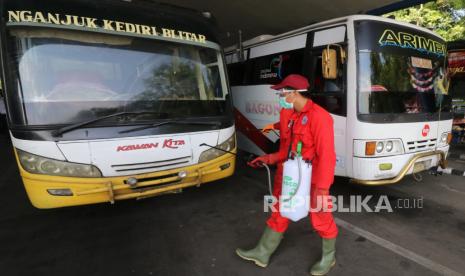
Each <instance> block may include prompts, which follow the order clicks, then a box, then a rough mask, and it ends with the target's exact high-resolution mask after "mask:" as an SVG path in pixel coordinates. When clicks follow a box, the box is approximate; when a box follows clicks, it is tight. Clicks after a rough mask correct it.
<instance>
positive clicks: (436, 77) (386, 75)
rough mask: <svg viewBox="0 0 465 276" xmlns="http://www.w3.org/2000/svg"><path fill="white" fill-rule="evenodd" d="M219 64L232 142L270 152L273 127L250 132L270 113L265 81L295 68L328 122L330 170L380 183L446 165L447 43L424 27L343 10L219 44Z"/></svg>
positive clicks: (271, 118) (274, 107)
mask: <svg viewBox="0 0 465 276" xmlns="http://www.w3.org/2000/svg"><path fill="white" fill-rule="evenodd" d="M241 52H242V55H240V53H241ZM241 59H242V60H241ZM226 61H227V63H228V70H229V78H230V83H231V87H232V96H233V102H234V106H235V115H236V125H237V129H238V143H239V148H242V149H244V150H246V151H249V152H251V153H254V154H257V155H260V154H263V153H266V152H272V151H275V150H276V148H277V146H276V145H278V143H277V140H278V139H279V133H277V132H270V133H269V134H267V135H266V136H264V135H262V134H261V133H260V131H259V129H260V128H262V127H263V126H264V125H266V124H268V123H274V122H277V121H278V120H279V105H278V101H277V100H278V99H277V97H276V96H275V95H274V93H272V91H271V90H270V88H269V87H270V85H271V84H275V83H278V82H280V80H281V79H283V78H284V77H286V76H287V75H288V74H291V73H298V74H302V75H304V76H307V77H308V78H309V80H310V83H311V87H310V89H309V90H310V93H311V98H312V99H313V101H314V102H316V103H318V104H319V105H321V106H322V107H324V108H325V109H326V110H327V111H328V112H330V113H331V115H332V117H333V119H334V131H335V133H334V135H335V146H336V154H337V164H336V175H339V176H345V177H349V178H351V179H353V181H355V182H357V183H360V184H365V185H383V184H391V183H396V182H398V181H399V180H400V179H402V178H403V177H404V176H405V175H406V174H412V173H417V172H420V171H423V170H426V169H429V168H431V167H433V166H437V165H441V166H444V165H445V158H446V155H447V153H448V150H449V145H448V144H449V142H450V137H451V135H450V133H451V126H452V114H451V112H450V111H451V110H450V109H451V99H450V97H449V95H448V94H447V73H446V67H445V66H446V47H445V42H444V40H443V39H442V38H441V37H439V36H438V35H436V34H435V33H433V32H432V31H430V30H427V29H423V28H419V27H417V26H414V25H411V24H405V23H401V22H398V21H395V20H391V19H387V18H382V17H374V16H365V15H356V16H349V17H344V18H338V19H334V20H330V21H325V22H322V23H318V24H314V25H311V26H308V27H304V28H301V29H298V30H295V31H291V32H288V33H284V34H281V35H277V36H266V35H264V36H261V37H257V38H255V39H252V40H249V41H246V42H244V43H243V45H242V47H239V49H238V48H236V47H231V48H228V49H227V52H226Z"/></svg>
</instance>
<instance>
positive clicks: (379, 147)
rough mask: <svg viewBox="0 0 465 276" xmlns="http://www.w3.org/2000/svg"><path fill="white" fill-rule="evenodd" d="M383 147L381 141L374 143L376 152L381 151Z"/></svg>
mask: <svg viewBox="0 0 465 276" xmlns="http://www.w3.org/2000/svg"><path fill="white" fill-rule="evenodd" d="M383 149H384V143H383V142H378V143H377V144H376V152H377V153H381V152H382V151H383Z"/></svg>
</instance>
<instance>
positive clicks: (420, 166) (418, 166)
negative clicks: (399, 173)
mask: <svg viewBox="0 0 465 276" xmlns="http://www.w3.org/2000/svg"><path fill="white" fill-rule="evenodd" d="M430 166H431V160H425V161H420V162H417V163H415V165H413V173H417V172H422V171H424V170H426V169H427V168H429V167H430Z"/></svg>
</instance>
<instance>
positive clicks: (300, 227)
mask: <svg viewBox="0 0 465 276" xmlns="http://www.w3.org/2000/svg"><path fill="white" fill-rule="evenodd" d="M1 143H2V145H3V147H2V148H3V154H1V155H0V156H1V157H0V158H1V159H0V163H1V165H2V168H3V170H2V171H3V173H2V174H1V179H0V191H1V193H0V197H1V198H0V210H1V214H0V226H1V227H0V244H1V246H0V256H1V257H0V275H306V273H307V272H308V270H309V267H310V265H311V264H312V263H313V262H314V261H315V260H316V259H318V258H319V254H320V240H319V237H318V236H317V235H316V233H313V232H312V230H311V227H310V223H309V221H308V220H306V219H304V220H301V221H299V222H298V223H294V224H293V225H291V227H290V229H289V231H288V232H287V233H286V235H285V239H284V241H283V243H282V244H281V246H280V248H279V249H278V251H277V253H276V254H275V255H274V256H273V258H272V260H271V264H270V265H269V266H268V267H267V268H266V269H263V268H259V267H257V266H255V265H253V264H252V263H248V262H244V261H242V260H241V259H239V258H238V257H237V256H236V255H235V253H234V251H235V249H236V247H238V246H242V247H249V246H252V245H254V243H255V242H256V240H257V239H258V238H259V236H260V234H261V231H262V230H263V227H264V222H265V219H266V217H267V214H266V213H264V212H263V196H264V195H265V194H266V193H267V186H266V177H265V176H266V175H265V171H262V170H259V171H256V170H253V169H251V168H248V167H246V166H245V165H244V161H243V159H244V157H243V156H239V158H238V162H237V163H238V166H237V170H236V174H235V175H234V176H233V177H231V178H228V179H226V180H223V181H219V182H215V183H211V184H206V185H204V186H201V187H200V188H191V189H187V190H185V191H184V192H183V193H179V194H171V195H164V196H159V197H154V198H147V199H143V200H138V201H136V200H129V201H119V202H117V203H116V204H114V205H110V204H99V205H90V206H82V207H71V208H62V209H51V210H39V209H35V208H34V207H32V206H31V204H30V203H29V201H28V199H27V196H26V193H25V191H24V188H23V186H22V183H21V180H20V177H19V174H18V170H17V166H16V162H15V160H14V158H13V155H12V149H11V146H10V144H9V141H8V138H6V137H2V138H1ZM450 166H451V167H454V168H457V169H465V162H464V161H460V160H451V161H450ZM423 178H424V179H423V181H422V182H416V181H414V180H413V179H412V177H407V178H405V179H404V180H403V181H402V182H401V183H399V184H397V185H392V186H383V187H362V186H356V185H352V184H350V183H349V182H348V180H347V179H342V178H337V179H336V182H335V184H334V185H333V187H332V190H331V192H332V194H333V195H335V196H342V198H343V199H344V200H347V202H348V199H349V197H350V196H351V195H352V196H353V195H364V196H367V195H371V196H373V198H372V199H371V200H370V201H369V205H370V206H371V207H372V206H373V205H374V204H376V203H377V199H378V198H379V197H380V196H387V197H388V198H389V202H390V204H391V205H392V207H393V212H392V213H388V212H386V211H381V212H379V213H375V212H373V213H370V212H366V211H365V212H362V213H346V212H337V213H335V217H336V220H337V223H338V225H339V228H340V235H339V237H338V245H337V249H338V251H337V256H336V258H337V264H336V267H335V268H334V269H333V270H332V271H331V272H330V275H354V274H360V275H373V274H377V275H462V274H463V272H464V271H465V263H464V262H463V257H464V256H465V216H464V215H463V214H464V213H465V204H464V203H463V200H464V198H465V185H464V183H465V182H464V178H463V177H460V176H451V175H445V176H439V177H436V176H432V175H429V174H428V173H423ZM418 200H420V201H418ZM415 202H417V203H418V202H422V204H420V206H416V207H417V208H408V209H407V208H405V207H406V206H407V205H410V207H412V206H413V205H415ZM344 204H346V203H344ZM347 204H348V203H347ZM421 207H422V208H421Z"/></svg>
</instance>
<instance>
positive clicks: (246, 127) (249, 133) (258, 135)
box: [234, 108, 274, 153]
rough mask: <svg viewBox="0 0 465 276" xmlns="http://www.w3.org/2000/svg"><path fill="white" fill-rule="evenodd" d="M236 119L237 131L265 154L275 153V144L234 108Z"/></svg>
mask: <svg viewBox="0 0 465 276" xmlns="http://www.w3.org/2000/svg"><path fill="white" fill-rule="evenodd" d="M234 118H235V120H236V127H237V130H239V131H240V132H242V133H243V134H244V135H245V136H246V137H247V138H249V139H250V140H251V141H252V142H254V143H255V144H256V145H257V146H258V147H259V148H260V149H261V150H263V151H264V152H265V153H271V152H273V148H274V143H273V142H272V141H271V140H270V139H268V137H266V136H265V135H264V134H263V133H262V132H261V131H260V130H259V129H257V127H256V126H255V125H254V124H253V123H252V122H250V121H249V120H248V119H247V118H246V117H245V116H244V115H242V113H241V112H240V111H239V110H238V109H237V108H234Z"/></svg>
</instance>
